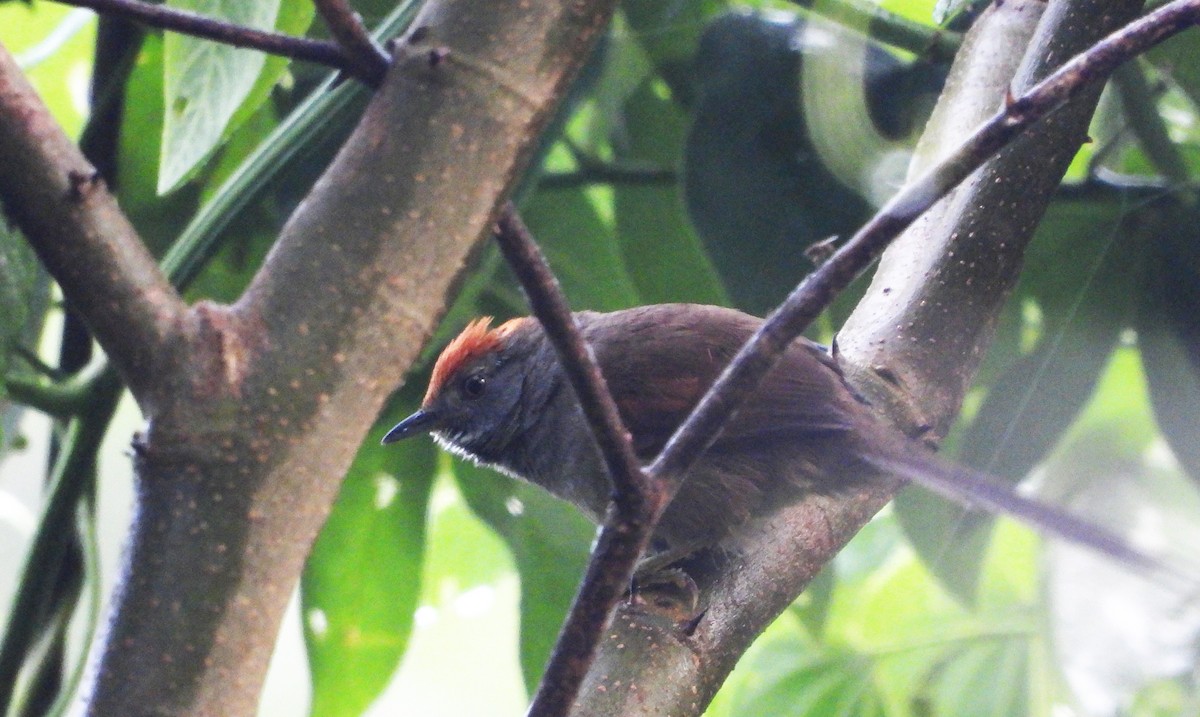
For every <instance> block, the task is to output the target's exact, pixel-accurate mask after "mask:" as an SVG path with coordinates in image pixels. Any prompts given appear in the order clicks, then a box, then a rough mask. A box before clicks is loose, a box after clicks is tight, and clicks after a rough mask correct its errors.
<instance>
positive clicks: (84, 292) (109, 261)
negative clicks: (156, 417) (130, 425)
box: [0, 47, 187, 410]
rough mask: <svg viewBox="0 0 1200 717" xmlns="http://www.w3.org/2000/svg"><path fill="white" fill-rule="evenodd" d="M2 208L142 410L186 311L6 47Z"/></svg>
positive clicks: (0, 143) (0, 61) (0, 86)
mask: <svg viewBox="0 0 1200 717" xmlns="http://www.w3.org/2000/svg"><path fill="white" fill-rule="evenodd" d="M0 201H3V203H4V209H5V213H6V214H7V216H8V218H9V219H10V220H12V221H13V222H14V223H15V224H16V225H17V226H18V227H19V228H20V229H21V231H22V232H23V233H24V234H25V236H26V238H27V239H28V240H29V242H30V244H31V245H32V246H33V248H34V250H35V251H36V252H37V254H38V257H39V258H40V259H41V260H42V262H43V263H44V264H45V265H46V268H47V269H48V270H49V272H50V274H51V276H53V277H54V278H55V279H56V280H57V281H58V283H59V284H60V285H61V286H62V289H63V293H64V294H66V297H67V300H68V301H70V302H71V305H72V307H73V308H74V309H76V310H77V311H78V312H79V313H80V315H82V316H83V318H84V320H85V321H86V322H87V324H88V326H89V327H90V328H91V330H92V332H93V333H94V334H95V335H96V338H97V340H99V342H100V344H101V346H103V347H104V350H105V351H106V352H108V354H109V355H110V356H111V357H112V360H113V363H114V365H115V366H116V367H117V369H118V371H119V372H120V373H121V375H122V377H123V378H125V380H126V381H128V383H129V387H130V388H131V389H132V390H133V392H134V395H135V396H136V397H137V398H138V400H139V402H141V403H142V405H143V409H144V410H147V409H148V406H149V404H152V403H153V401H152V400H151V399H152V396H151V394H152V393H153V390H154V389H155V388H156V386H155V384H154V380H155V379H154V377H155V376H156V372H155V371H154V370H153V367H154V366H155V365H156V364H157V363H158V362H159V361H160V360H161V358H162V357H163V356H164V355H166V354H168V353H169V352H170V351H171V350H172V348H173V341H172V339H173V337H174V335H175V332H176V329H177V325H178V321H179V319H180V317H181V316H182V315H183V314H184V312H185V311H186V309H187V307H186V306H185V305H184V303H183V301H182V300H181V299H180V297H179V295H178V294H176V293H175V290H174V289H173V288H171V285H170V283H169V282H168V281H167V279H166V277H165V276H163V274H162V272H161V271H159V268H158V264H157V263H156V262H155V261H154V257H153V256H151V255H150V252H149V251H147V249H146V247H145V245H144V244H143V243H142V241H141V239H140V238H139V237H138V234H137V232H136V230H135V229H134V228H133V226H132V225H131V224H130V223H129V220H128V219H127V218H126V217H125V215H124V214H122V213H121V210H120V208H119V207H118V206H117V202H116V199H115V198H114V197H113V195H112V194H111V193H109V191H108V189H107V188H106V187H105V184H104V180H102V179H100V178H99V176H98V175H97V174H96V170H95V168H94V167H92V165H91V164H90V163H88V161H87V160H86V159H85V158H84V157H83V155H82V154H81V153H80V151H79V148H78V147H76V146H75V144H74V143H73V142H71V140H70V139H69V138H68V137H67V136H66V134H65V133H63V131H62V129H61V128H60V127H59V126H58V124H57V123H56V122H55V121H54V118H53V117H52V116H51V114H50V111H49V110H48V109H47V108H46V106H45V105H44V104H43V103H42V101H41V98H39V97H38V96H37V93H36V92H34V90H33V88H32V87H31V86H30V85H29V82H28V81H27V80H26V79H25V76H24V74H23V73H22V72H21V69H20V68H19V67H18V66H17V63H16V61H15V60H14V59H13V57H12V56H11V55H10V54H8V52H7V51H6V50H4V48H3V47H0Z"/></svg>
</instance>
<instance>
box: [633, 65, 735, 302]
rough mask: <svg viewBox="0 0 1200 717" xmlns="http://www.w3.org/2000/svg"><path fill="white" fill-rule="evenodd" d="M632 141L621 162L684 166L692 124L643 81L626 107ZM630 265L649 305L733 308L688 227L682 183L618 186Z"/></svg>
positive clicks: (675, 106) (715, 273)
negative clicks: (688, 129)
mask: <svg viewBox="0 0 1200 717" xmlns="http://www.w3.org/2000/svg"><path fill="white" fill-rule="evenodd" d="M624 115H625V119H626V120H627V123H626V126H627V127H628V135H627V143H626V144H623V145H622V146H621V148H620V149H619V150H618V151H617V154H616V159H617V161H637V162H646V163H649V164H651V165H657V166H660V167H674V166H676V165H678V164H679V159H680V154H681V151H682V148H683V140H684V133H685V131H686V127H687V122H686V117H685V116H684V114H683V112H682V111H681V110H680V109H679V108H678V106H677V105H675V104H674V103H673V102H671V101H670V100H669V99H667V98H665V97H663V96H662V95H661V94H659V93H656V92H655V91H654V89H653V86H652V85H651V84H650V83H644V84H643V85H642V86H641V88H640V89H639V90H638V91H637V92H636V93H634V94H633V96H631V97H630V98H629V100H628V102H626V104H625V112H624ZM613 208H614V212H615V215H616V222H617V237H618V241H619V242H620V247H621V253H622V254H623V255H624V257H625V267H626V269H627V270H628V271H629V275H630V277H631V278H632V279H633V281H634V283H635V284H636V285H637V289H638V293H639V294H640V295H641V300H642V301H643V302H645V303H659V302H670V301H690V302H695V303H700V304H728V303H729V298H728V296H727V295H726V293H725V287H724V286H723V285H722V284H721V278H720V276H719V275H718V274H717V271H716V269H715V268H714V267H713V265H712V261H711V260H710V259H709V257H708V252H707V251H705V249H704V247H703V245H702V244H701V243H700V241H699V239H698V238H697V237H696V234H695V233H694V232H693V231H692V228H691V227H690V226H689V224H688V220H687V215H686V213H685V212H684V210H683V202H682V201H681V198H680V196H679V187H678V185H674V184H673V185H669V186H661V187H653V186H631V185H624V184H618V185H616V186H615V187H614V188H613Z"/></svg>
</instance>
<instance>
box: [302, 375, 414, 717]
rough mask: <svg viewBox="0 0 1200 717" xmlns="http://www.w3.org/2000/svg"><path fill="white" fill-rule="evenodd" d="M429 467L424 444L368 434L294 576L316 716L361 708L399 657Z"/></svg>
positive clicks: (407, 629) (392, 416) (410, 610)
mask: <svg viewBox="0 0 1200 717" xmlns="http://www.w3.org/2000/svg"><path fill="white" fill-rule="evenodd" d="M406 393H411V391H409V392H406ZM409 398H411V396H409ZM405 408H407V406H405ZM401 417H402V416H401V415H400V412H399V411H394V412H389V413H385V416H384V418H383V419H382V420H381V421H380V425H383V424H387V425H389V426H390V425H391V424H392V422H393V421H394V420H398V419H399V418H401ZM436 467H437V453H436V449H435V447H434V446H433V444H432V443H431V442H429V441H416V440H414V441H408V442H404V443H401V444H398V445H396V446H389V447H387V448H383V447H381V446H379V445H378V442H377V438H376V433H375V432H374V431H372V433H371V434H370V435H368V437H367V439H366V441H365V442H364V444H363V446H362V448H360V449H359V454H358V456H357V458H356V459H355V461H354V464H353V465H352V466H351V468H350V471H349V472H348V473H347V475H346V479H345V482H344V483H343V485H342V490H341V493H340V494H339V496H338V500H337V502H336V503H335V504H334V507H333V512H332V513H331V514H330V516H329V521H328V522H327V523H326V524H325V528H324V529H323V530H322V531H321V535H320V537H319V538H318V540H317V543H316V545H315V546H314V548H313V553H312V555H311V556H310V558H309V560H308V564H307V566H306V568H305V571H304V577H303V580H302V583H301V589H302V600H303V615H304V634H305V638H306V645H307V647H308V657H309V665H310V669H311V672H312V690H313V697H312V700H313V701H312V714H313V715H314V716H316V717H325V716H327V715H328V716H332V717H338V716H341V715H346V716H350V715H359V714H361V713H362V712H363V710H365V709H366V708H367V707H368V706H369V705H370V704H371V702H372V701H373V700H374V699H375V698H376V697H377V696H378V695H379V693H380V692H381V691H382V690H383V688H384V687H385V686H386V685H387V683H388V681H389V680H390V679H391V676H392V674H393V673H394V672H395V671H396V668H397V666H398V665H399V663H400V658H401V657H402V656H403V655H404V650H405V648H406V646H407V644H408V638H409V635H410V633H411V631H412V626H413V614H414V613H415V611H416V608H417V600H418V598H419V596H420V592H421V590H420V588H421V564H422V560H423V556H424V550H425V522H426V521H425V515H426V509H427V506H428V503H429V494H430V489H431V486H432V484H433V478H434V475H435V474H436Z"/></svg>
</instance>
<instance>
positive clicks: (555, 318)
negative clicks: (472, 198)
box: [496, 204, 665, 717]
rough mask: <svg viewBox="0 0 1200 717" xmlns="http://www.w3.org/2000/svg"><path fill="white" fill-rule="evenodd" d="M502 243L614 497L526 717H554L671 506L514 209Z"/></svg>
mask: <svg viewBox="0 0 1200 717" xmlns="http://www.w3.org/2000/svg"><path fill="white" fill-rule="evenodd" d="M496 241H497V242H498V243H499V244H500V250H501V251H502V252H503V253H504V258H505V259H506V260H507V261H508V264H509V266H511V267H512V269H513V272H514V273H515V274H516V275H517V279H518V280H519V281H520V282H521V286H523V287H524V288H525V295H526V296H527V297H528V298H529V306H530V308H531V309H532V310H533V314H534V315H535V316H536V317H537V318H538V321H540V322H541V323H542V326H543V328H544V329H545V330H546V336H547V337H548V338H549V339H550V342H551V343H552V344H553V345H554V349H555V351H556V352H557V353H558V357H559V360H560V361H561V362H562V365H563V370H564V371H565V373H566V374H567V379H568V380H569V381H570V382H571V386H572V387H573V388H574V389H575V393H576V395H578V396H579V402H580V404H581V405H582V406H583V412H584V415H585V416H586V417H587V421H588V424H589V425H590V426H591V428H592V433H593V434H594V435H595V436H596V442H597V444H598V445H599V446H600V451H601V453H602V454H603V456H604V461H605V463H606V464H607V466H608V472H609V475H610V476H611V477H612V480H613V487H614V491H615V492H614V494H613V503H612V508H611V509H610V510H609V513H608V515H607V516H606V517H605V520H604V525H603V526H602V528H601V531H600V537H599V538H598V539H597V541H596V547H595V548H594V549H593V550H592V557H591V560H590V561H589V562H588V569H587V573H586V575H585V576H584V579H583V584H582V585H581V586H580V591H579V594H578V595H576V597H575V602H574V604H573V605H572V606H571V612H570V614H569V615H568V616H567V621H566V623H565V624H564V625H563V628H562V631H561V632H560V634H559V637H558V641H557V642H556V643H555V646H554V654H553V655H552V656H551V658H550V663H549V665H547V667H546V672H545V674H544V675H543V676H542V682H541V684H540V685H538V689H537V693H536V694H535V695H534V698H533V704H532V705H531V706H530V708H529V712H528V714H529V715H530V717H555V716H556V715H565V714H567V712H568V710H569V709H570V707H571V704H572V703H573V702H574V701H575V697H576V694H577V693H578V691H579V686H580V684H581V683H582V682H583V679H584V677H585V676H586V674H587V671H588V668H589V667H590V666H591V664H592V658H593V656H594V655H595V651H596V647H597V645H598V644H599V642H600V638H601V634H602V633H603V630H604V628H605V626H606V625H607V624H608V617H609V614H610V613H611V612H612V609H613V606H614V605H616V603H617V601H618V600H619V599H620V597H621V595H622V593H624V592H625V590H626V588H628V586H629V581H630V578H631V577H632V575H633V568H634V565H635V564H636V563H637V559H638V557H639V556H640V555H641V554H642V552H643V551H644V550H645V549H646V546H647V545H648V544H649V542H650V534H651V533H652V532H653V530H654V526H655V523H656V521H657V518H658V516H659V514H660V513H661V509H662V507H663V506H664V505H665V501H664V500H663V498H664V496H663V494H662V491H661V490H659V487H658V484H657V483H655V482H654V481H651V480H649V478H648V477H647V475H646V473H645V471H643V470H642V465H641V462H640V461H639V460H638V458H637V456H636V455H635V454H634V452H633V445H632V444H631V443H630V439H629V432H628V431H627V430H626V429H625V426H624V424H623V423H622V421H621V415H620V413H618V411H617V404H616V403H615V402H614V401H613V398H612V395H611V394H610V393H609V392H608V385H607V384H606V383H605V381H604V376H603V375H602V374H601V373H600V367H599V366H598V365H597V364H596V361H595V359H593V358H592V353H591V350H590V349H589V348H588V345H587V342H586V341H584V338H583V334H581V333H580V331H579V327H578V326H577V325H576V324H575V319H574V317H573V316H572V315H571V308H570V307H569V306H568V305H567V300H566V297H565V296H564V295H563V292H562V289H561V288H560V287H559V285H558V279H556V278H555V276H554V273H553V271H551V269H550V265H549V264H548V263H547V261H546V257H545V256H544V255H543V254H542V252H541V249H539V248H538V246H537V243H536V242H535V241H534V239H533V236H532V235H531V234H530V233H529V229H528V228H526V227H525V224H524V222H522V221H521V218H520V217H519V216H517V214H516V210H515V209H514V208H513V206H512V205H511V204H509V205H506V206H505V208H504V211H503V213H501V215H500V220H499V222H497V228H496Z"/></svg>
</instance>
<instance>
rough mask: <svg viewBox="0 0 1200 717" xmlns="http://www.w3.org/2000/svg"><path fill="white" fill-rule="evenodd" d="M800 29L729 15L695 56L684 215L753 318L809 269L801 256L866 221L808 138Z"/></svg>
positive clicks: (860, 204) (861, 206)
mask: <svg viewBox="0 0 1200 717" xmlns="http://www.w3.org/2000/svg"><path fill="white" fill-rule="evenodd" d="M798 27H800V24H799V23H797V22H787V23H782V22H774V21H771V20H768V19H767V18H765V17H762V16H758V15H750V14H739V13H731V14H729V15H725V16H722V17H720V18H718V19H717V20H715V21H714V22H713V23H712V24H710V25H709V27H708V29H707V30H706V32H705V34H704V37H703V40H702V42H701V44H700V48H699V50H698V52H697V55H696V64H695V76H696V82H697V85H696V86H697V102H696V106H695V114H694V118H693V122H692V126H691V129H690V130H689V133H688V136H687V143H686V148H685V154H684V165H683V169H684V189H685V199H686V204H687V210H688V216H689V217H690V218H691V220H692V224H693V225H694V226H695V228H696V232H697V233H698V234H699V235H700V237H701V239H703V241H704V245H705V247H706V248H707V250H708V252H709V254H710V255H711V256H712V259H713V263H714V264H715V265H716V267H717V269H718V270H719V271H720V272H721V276H722V279H723V280H724V284H725V288H726V290H727V291H728V292H729V294H730V296H731V297H732V298H733V300H734V302H735V303H736V304H737V305H738V306H739V307H741V308H743V309H746V310H747V311H751V312H757V313H760V314H761V313H763V312H765V311H766V310H768V309H770V308H771V307H773V306H774V305H775V304H777V303H779V301H780V300H781V299H782V297H784V296H786V295H787V292H788V291H789V290H790V289H791V288H792V287H793V286H795V285H796V283H798V282H799V281H800V279H801V278H803V276H804V275H805V274H807V273H808V272H809V271H811V270H812V262H811V261H809V260H808V259H807V258H806V257H805V256H804V249H805V247H807V246H808V245H810V244H812V243H813V242H816V241H820V240H822V239H825V238H827V237H829V236H832V235H835V234H840V235H846V234H848V232H850V231H852V230H853V229H855V228H857V226H858V225H859V224H860V223H861V221H862V220H863V219H865V218H866V217H867V216H868V206H867V203H866V202H865V201H864V200H863V199H862V198H861V197H859V196H858V195H857V194H856V193H855V192H853V191H850V190H849V189H846V188H845V187H844V186H842V185H841V184H840V183H839V182H838V180H837V179H836V178H835V177H834V176H833V174H831V173H830V172H829V170H828V169H826V168H825V166H824V165H823V164H822V163H821V161H820V158H819V157H817V156H816V155H815V151H814V148H813V146H812V144H811V142H810V141H809V140H808V138H807V136H806V134H805V127H804V120H803V118H802V117H801V115H800V109H799V105H798V103H797V98H798V97H799V92H800V85H799V63H800V52H799V50H798V49H797V47H796V45H795V42H794V40H795V37H796V32H797V29H798ZM853 89H854V91H860V88H853Z"/></svg>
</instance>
